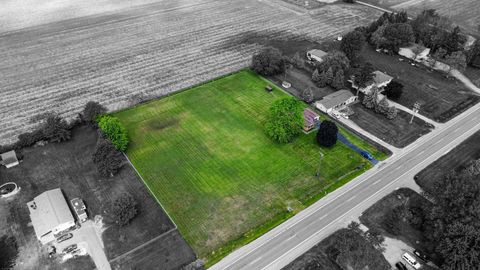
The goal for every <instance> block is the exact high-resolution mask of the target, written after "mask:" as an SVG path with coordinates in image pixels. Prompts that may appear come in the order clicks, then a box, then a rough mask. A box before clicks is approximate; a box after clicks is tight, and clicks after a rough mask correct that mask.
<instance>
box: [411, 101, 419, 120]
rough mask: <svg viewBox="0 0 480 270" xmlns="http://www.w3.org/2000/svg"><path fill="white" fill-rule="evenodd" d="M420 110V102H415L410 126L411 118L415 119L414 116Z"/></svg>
mask: <svg viewBox="0 0 480 270" xmlns="http://www.w3.org/2000/svg"><path fill="white" fill-rule="evenodd" d="M419 110H420V102H418V101H417V102H415V104H413V110H412V111H413V114H412V119H410V124H412V122H413V118H414V117H415V115H416V114H417V113H418V111H419Z"/></svg>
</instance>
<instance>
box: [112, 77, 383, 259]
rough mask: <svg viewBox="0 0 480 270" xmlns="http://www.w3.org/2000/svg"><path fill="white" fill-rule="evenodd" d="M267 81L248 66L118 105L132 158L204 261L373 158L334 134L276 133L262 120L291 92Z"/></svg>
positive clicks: (376, 153) (253, 234) (353, 173)
mask: <svg viewBox="0 0 480 270" xmlns="http://www.w3.org/2000/svg"><path fill="white" fill-rule="evenodd" d="M267 84H271V83H269V82H268V81H267V80H265V79H263V78H261V77H259V76H257V75H255V74H254V73H253V72H251V71H248V70H246V71H241V72H239V73H235V74H233V75H230V76H227V77H224V78H220V79H218V80H215V81H212V82H208V83H206V84H203V85H200V86H198V87H195V88H193V89H190V90H187V91H183V92H181V93H178V94H175V95H172V96H169V97H166V98H163V99H160V100H156V101H153V102H149V103H147V104H144V105H141V106H138V107H135V108H132V109H129V110H125V111H121V112H118V113H116V114H115V116H117V117H118V118H120V120H121V121H122V122H123V124H124V125H125V127H126V128H127V130H128V133H129V136H130V138H131V144H130V146H129V149H128V150H127V154H128V156H129V158H130V159H131V161H132V163H133V164H134V165H135V167H136V168H137V170H138V171H139V172H140V174H141V175H142V176H143V178H144V179H145V181H146V184H147V185H148V186H149V187H150V189H151V190H152V192H153V194H154V195H155V196H156V197H157V198H158V199H159V200H160V201H161V202H162V204H163V205H164V206H165V208H166V210H167V211H168V213H169V214H170V215H171V216H172V218H173V220H174V221H175V223H176V224H177V225H178V227H179V230H180V232H181V233H182V235H183V236H184V237H185V239H186V240H187V242H188V243H189V244H190V245H191V246H192V247H193V248H194V250H195V251H196V253H197V255H199V257H200V258H203V259H206V261H207V264H212V263H214V262H215V261H217V260H219V259H221V258H222V257H224V256H225V255H227V254H228V253H230V252H231V251H232V250H234V249H236V248H238V247H239V246H242V245H244V244H246V243H248V242H250V241H252V240H253V239H255V238H257V237H258V236H260V235H261V234H263V233H264V232H266V231H268V230H269V229H271V228H273V227H274V226H276V225H278V224H279V223H281V222H282V221H284V220H285V219H287V218H289V217H290V216H292V215H293V214H294V213H296V212H298V211H300V210H302V209H304V208H305V207H307V206H308V205H309V204H311V203H313V202H314V201H316V200H318V199H319V198H320V197H322V196H323V195H324V194H325V192H324V190H325V191H330V190H331V189H334V188H336V187H337V186H339V185H341V184H342V183H344V182H347V181H348V180H350V179H352V178H354V177H355V176H357V175H359V174H361V173H362V172H363V171H365V170H367V169H368V168H370V167H371V165H370V163H368V162H367V161H366V160H364V159H363V158H362V157H361V156H360V155H359V154H357V153H355V152H353V151H352V150H350V149H349V148H347V147H346V146H345V145H343V144H341V143H337V145H336V146H335V147H333V148H331V149H323V148H322V149H321V148H319V147H318V146H317V144H316V143H315V140H314V137H315V133H314V132H313V133H310V134H308V135H306V134H302V135H301V136H300V137H298V138H297V139H296V140H295V141H294V142H293V143H290V144H286V145H279V144H275V143H273V142H272V141H271V140H270V139H269V138H267V136H266V135H265V134H264V130H263V123H264V121H265V119H266V115H267V112H268V109H269V107H270V105H271V104H272V102H273V101H275V100H277V99H279V98H282V97H286V96H288V94H287V93H285V92H283V91H282V90H280V89H278V88H276V87H274V91H273V92H272V93H268V92H266V91H265V90H264V87H265V86H266V85H267ZM348 136H352V138H354V137H355V136H353V135H348ZM357 140H359V139H358V138H357ZM369 150H370V151H371V153H372V154H373V155H374V156H375V157H376V158H379V159H382V158H384V157H385V154H382V153H380V152H379V151H375V149H372V148H370V149H369ZM362 166H363V167H362ZM318 168H320V178H317V177H316V176H315V174H316V172H317V171H318ZM287 207H291V208H292V209H293V211H292V212H287Z"/></svg>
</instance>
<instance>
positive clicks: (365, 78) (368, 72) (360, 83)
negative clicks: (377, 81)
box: [353, 62, 374, 96]
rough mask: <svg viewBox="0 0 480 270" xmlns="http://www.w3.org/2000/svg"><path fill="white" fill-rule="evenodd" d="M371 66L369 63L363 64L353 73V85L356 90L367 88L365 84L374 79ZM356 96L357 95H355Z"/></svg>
mask: <svg viewBox="0 0 480 270" xmlns="http://www.w3.org/2000/svg"><path fill="white" fill-rule="evenodd" d="M373 71H374V69H373V65H372V64H371V63H369V62H367V63H365V64H364V65H363V66H362V67H361V68H360V70H359V71H358V72H357V73H355V76H354V78H353V83H354V84H355V85H356V86H357V87H358V88H364V87H366V86H367V83H369V82H371V81H372V80H373V77H374V73H373ZM357 96H358V93H357Z"/></svg>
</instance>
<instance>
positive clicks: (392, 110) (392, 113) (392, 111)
mask: <svg viewBox="0 0 480 270" xmlns="http://www.w3.org/2000/svg"><path fill="white" fill-rule="evenodd" d="M397 114H398V111H397V108H396V107H395V106H390V107H388V110H387V112H386V115H387V119H390V120H393V119H395V118H397Z"/></svg>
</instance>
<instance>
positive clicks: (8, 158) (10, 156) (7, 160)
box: [0, 150, 18, 166]
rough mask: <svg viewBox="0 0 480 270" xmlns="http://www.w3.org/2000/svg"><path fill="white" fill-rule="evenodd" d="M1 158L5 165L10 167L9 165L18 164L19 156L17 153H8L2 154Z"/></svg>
mask: <svg viewBox="0 0 480 270" xmlns="http://www.w3.org/2000/svg"><path fill="white" fill-rule="evenodd" d="M0 157H1V159H2V162H1V163H0V164H2V163H3V165H5V166H8V165H9V164H14V163H18V159H17V155H16V154H15V151H14V150H12V151H8V152H6V153H3V154H0Z"/></svg>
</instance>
